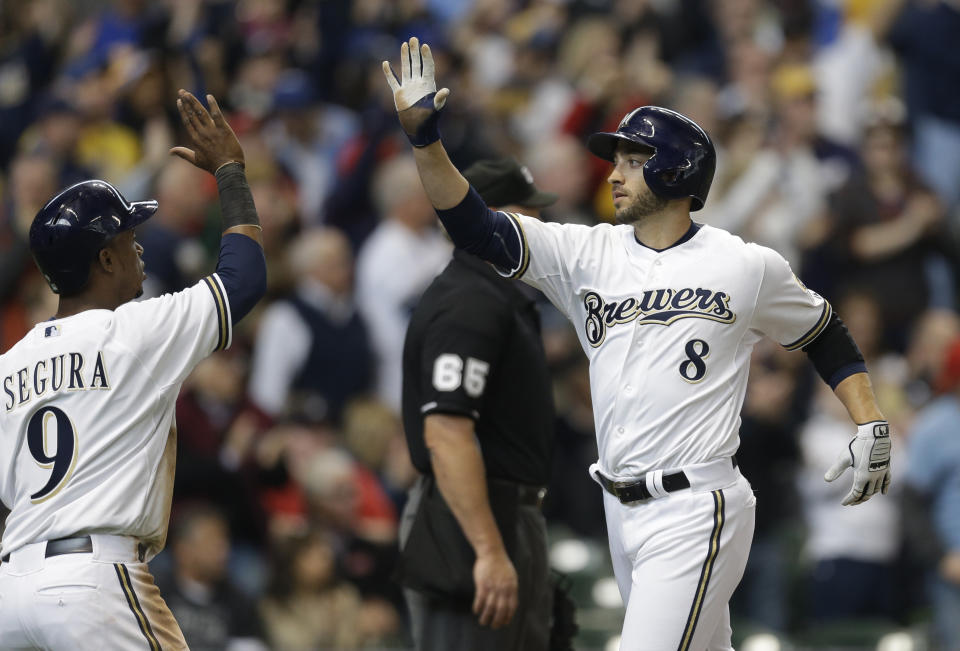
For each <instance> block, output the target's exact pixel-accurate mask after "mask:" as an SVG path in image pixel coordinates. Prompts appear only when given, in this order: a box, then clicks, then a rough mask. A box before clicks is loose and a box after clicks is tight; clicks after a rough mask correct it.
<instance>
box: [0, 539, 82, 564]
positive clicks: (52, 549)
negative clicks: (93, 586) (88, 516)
mask: <svg viewBox="0 0 960 651" xmlns="http://www.w3.org/2000/svg"><path fill="white" fill-rule="evenodd" d="M91 553H93V541H92V540H90V536H76V537H74V538H57V539H56V540H48V541H47V548H46V550H44V552H43V556H44V558H50V557H51V556H61V555H63V554H91ZM9 562H10V554H4V556H3V557H2V558H0V563H9Z"/></svg>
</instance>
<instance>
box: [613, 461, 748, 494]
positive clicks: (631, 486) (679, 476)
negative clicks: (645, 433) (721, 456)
mask: <svg viewBox="0 0 960 651" xmlns="http://www.w3.org/2000/svg"><path fill="white" fill-rule="evenodd" d="M732 461H733V467H734V468H736V467H737V458H736V457H733V459H732ZM596 476H597V479H598V480H600V485H601V486H603V487H604V488H605V489H606V491H607V492H608V493H610V494H611V495H613V496H614V497H616V498H617V499H618V500H620V501H621V502H622V503H624V504H626V503H628V502H639V501H640V500H648V499H650V498H651V497H653V495H652V494H651V493H650V490H649V489H648V488H647V480H646V479H639V480H634V481H614V480H613V479H610V478H609V477H604V476H603V474H601V473H599V472H598V473H596ZM684 488H690V480H689V479H687V476H686V475H685V474H683V471H682V470H680V471H677V472H672V473H670V474H669V475H664V476H663V490H665V491H666V492H668V493H672V492H673V491H678V490H683V489H684Z"/></svg>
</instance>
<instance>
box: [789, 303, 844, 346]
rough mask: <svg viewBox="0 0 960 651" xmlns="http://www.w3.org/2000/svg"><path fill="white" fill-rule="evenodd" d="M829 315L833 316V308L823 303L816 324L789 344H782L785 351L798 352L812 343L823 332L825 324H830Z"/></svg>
mask: <svg viewBox="0 0 960 651" xmlns="http://www.w3.org/2000/svg"><path fill="white" fill-rule="evenodd" d="M831 314H833V308H832V307H831V306H830V302H829V301H824V302H823V311H822V312H821V313H820V319H819V320H818V321H817V322H816V324H814V326H813V327H812V328H810V329H809V330H807V331H806V332H805V333H804V334H803V336H802V337H800V338H799V339H797V340H796V341H793V342H791V343H789V344H783V347H784V348H786V349H787V350H798V349H800V348H803V347H804V346H806V345H807V344H809V343H810V342H812V341H813V340H814V339H816V338H817V336H819V334H820V333H821V332H823V329H824V328H826V327H827V324H828V323H830V315H831Z"/></svg>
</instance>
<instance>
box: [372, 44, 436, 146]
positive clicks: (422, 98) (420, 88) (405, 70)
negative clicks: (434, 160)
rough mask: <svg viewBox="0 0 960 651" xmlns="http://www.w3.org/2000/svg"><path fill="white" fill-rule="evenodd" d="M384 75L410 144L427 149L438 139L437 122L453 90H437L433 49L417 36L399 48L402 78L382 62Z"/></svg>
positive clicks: (385, 62) (388, 63)
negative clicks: (398, 77)
mask: <svg viewBox="0 0 960 651" xmlns="http://www.w3.org/2000/svg"><path fill="white" fill-rule="evenodd" d="M383 74H384V76H385V77H386V78H387V83H388V84H389V85H390V90H392V91H393V104H394V106H396V108H397V116H398V117H399V118H400V126H402V127H403V130H404V131H405V132H406V134H407V137H408V138H410V142H411V143H413V145H414V146H415V147H425V146H426V145H429V144H431V143H433V142H436V141H437V140H439V139H440V133H439V131H438V130H437V122H438V118H439V114H440V109H442V108H443V105H444V104H445V103H446V101H447V97H448V96H449V95H450V90H449V89H447V88H443V89H441V90H440V91H437V82H436V79H435V78H434V63H433V53H432V52H431V51H430V46H429V45H427V44H426V43H424V44H423V45H421V44H420V41H419V40H417V38H416V37H413V38H411V39H410V41H409V42H406V43H403V44H402V45H401V46H400V79H399V80H398V79H397V76H396V75H395V74H394V72H393V69H392V68H391V67H390V62H389V61H384V62H383Z"/></svg>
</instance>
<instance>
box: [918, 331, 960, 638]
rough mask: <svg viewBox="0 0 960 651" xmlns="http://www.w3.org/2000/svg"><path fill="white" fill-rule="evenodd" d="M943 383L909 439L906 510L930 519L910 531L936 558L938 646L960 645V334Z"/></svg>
mask: <svg viewBox="0 0 960 651" xmlns="http://www.w3.org/2000/svg"><path fill="white" fill-rule="evenodd" d="M937 388H938V390H939V391H940V393H941V395H940V397H939V398H937V399H936V400H934V401H933V402H931V403H930V404H929V405H927V406H926V407H924V408H923V409H922V410H921V411H920V413H919V414H917V420H916V423H915V424H914V427H913V433H912V435H911V436H910V438H909V439H908V444H907V447H908V449H907V459H908V460H907V463H908V470H907V483H908V489H907V493H908V500H909V502H910V503H909V508H907V509H905V515H907V516H908V517H910V515H911V513H912V514H913V515H914V516H915V515H916V514H918V513H921V514H926V515H927V517H928V518H929V524H928V526H927V527H923V529H927V531H924V532H923V533H924V534H925V535H922V536H921V535H920V534H921V529H920V528H918V527H908V530H909V531H912V532H913V533H915V534H917V538H918V539H919V540H918V542H921V546H922V548H923V549H922V551H923V552H924V553H923V555H924V556H925V557H928V558H929V559H930V561H931V562H932V563H931V564H932V569H933V571H932V572H931V577H930V580H929V594H930V602H931V605H932V607H933V626H934V636H935V644H936V647H935V648H942V649H960V619H958V618H957V617H956V614H957V613H958V612H960V517H958V515H960V436H958V433H957V423H958V422H960V339H957V340H955V341H954V342H953V344H952V345H951V346H950V348H949V349H948V351H947V356H946V359H945V360H944V364H943V367H942V369H941V373H940V376H939V378H938V382H937ZM917 507H919V508H917Z"/></svg>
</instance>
